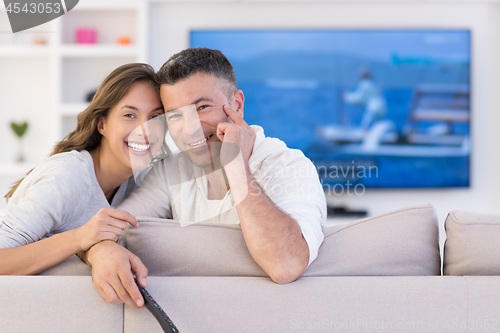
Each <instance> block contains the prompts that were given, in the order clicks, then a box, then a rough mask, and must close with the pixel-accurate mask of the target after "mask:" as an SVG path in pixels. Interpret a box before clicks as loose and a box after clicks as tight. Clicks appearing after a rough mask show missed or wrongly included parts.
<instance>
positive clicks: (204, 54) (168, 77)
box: [157, 47, 238, 101]
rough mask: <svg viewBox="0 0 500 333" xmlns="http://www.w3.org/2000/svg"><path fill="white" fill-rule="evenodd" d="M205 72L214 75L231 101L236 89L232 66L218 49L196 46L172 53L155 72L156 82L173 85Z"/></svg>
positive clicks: (220, 87)
mask: <svg viewBox="0 0 500 333" xmlns="http://www.w3.org/2000/svg"><path fill="white" fill-rule="evenodd" d="M197 73H205V74H210V75H213V76H215V77H216V78H217V79H219V80H218V84H220V86H219V89H221V91H222V92H224V94H225V95H226V96H227V98H228V99H229V101H231V96H232V95H233V94H234V93H235V92H236V90H237V89H238V87H237V85H236V76H235V75H234V70H233V66H232V65H231V63H230V62H229V60H227V58H226V57H225V56H224V55H223V54H222V52H220V51H218V50H212V49H207V48H204V47H196V48H189V49H185V50H183V51H181V52H179V53H177V54H174V55H173V56H172V57H170V59H168V60H167V62H166V63H164V64H163V66H162V67H161V68H160V70H159V71H158V73H157V81H158V84H160V85H162V84H168V85H173V84H176V83H177V82H179V81H182V80H184V79H187V78H188V77H190V76H191V75H194V74H197Z"/></svg>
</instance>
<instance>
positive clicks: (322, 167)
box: [190, 30, 471, 194]
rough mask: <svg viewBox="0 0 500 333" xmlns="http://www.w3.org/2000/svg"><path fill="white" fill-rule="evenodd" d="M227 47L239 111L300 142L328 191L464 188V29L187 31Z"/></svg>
mask: <svg viewBox="0 0 500 333" xmlns="http://www.w3.org/2000/svg"><path fill="white" fill-rule="evenodd" d="M190 45H191V47H208V48H212V49H218V50H220V51H222V53H224V54H225V55H226V57H227V58H228V59H229V61H230V62H231V63H232V64H233V67H234V70H235V73H236V80H237V83H238V88H239V89H241V90H243V92H244V94H245V98H246V100H245V110H244V111H245V114H244V117H245V120H246V122H247V123H248V124H255V125H260V126H262V127H263V128H264V131H265V133H266V135H267V136H271V137H277V138H279V139H281V140H283V141H284V142H285V143H286V144H287V145H288V147H290V148H297V149H300V150H302V152H303V153H304V154H305V155H306V156H307V157H309V158H310V159H311V160H312V161H313V163H314V164H315V166H316V169H317V171H318V174H319V176H320V179H321V182H322V184H323V187H324V188H325V189H329V190H332V191H334V192H335V193H337V194H340V193H345V192H348V191H349V190H350V191H351V192H354V191H356V193H358V192H359V191H361V190H362V191H364V189H365V188H416V187H425V188H429V187H431V188H432V187H467V186H469V169H470V167H469V157H470V147H471V145H470V31H468V30H194V31H191V33H190Z"/></svg>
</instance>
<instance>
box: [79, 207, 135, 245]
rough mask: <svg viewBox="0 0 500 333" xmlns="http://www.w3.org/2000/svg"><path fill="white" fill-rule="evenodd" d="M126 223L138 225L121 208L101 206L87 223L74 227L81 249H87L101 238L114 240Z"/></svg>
mask: <svg viewBox="0 0 500 333" xmlns="http://www.w3.org/2000/svg"><path fill="white" fill-rule="evenodd" d="M128 224H131V225H132V226H134V227H135V228H137V227H139V224H138V223H137V219H136V218H135V217H134V216H133V215H132V214H130V213H128V212H126V211H123V210H118V209H113V208H102V209H101V210H99V212H97V214H95V215H94V216H93V217H92V218H91V219H90V220H89V221H88V222H87V223H85V224H84V225H82V226H81V227H79V228H77V229H75V231H76V236H77V240H78V243H79V245H80V248H81V251H87V250H88V249H89V248H90V247H91V246H92V245H94V244H96V243H99V242H100V241H103V240H112V241H114V242H116V241H117V240H118V237H119V236H120V235H121V234H122V232H123V230H125V229H126V228H127V226H128Z"/></svg>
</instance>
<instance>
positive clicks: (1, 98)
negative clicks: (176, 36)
mask: <svg viewBox="0 0 500 333" xmlns="http://www.w3.org/2000/svg"><path fill="white" fill-rule="evenodd" d="M148 4H149V2H148V1H146V0H144V1H142V0H138V1H133V0H122V1H120V0H109V1H99V0H86V1H81V2H80V3H79V4H78V5H77V6H76V7H75V8H74V9H73V10H71V11H70V12H68V13H67V14H65V15H63V16H61V17H59V18H58V19H56V20H54V21H51V22H48V23H46V24H44V25H42V26H39V27H35V28H32V29H29V30H27V31H26V32H24V33H17V34H0V73H1V75H0V110H1V111H0V140H2V142H4V145H3V148H1V149H0V201H1V202H2V203H1V204H0V209H1V208H3V206H4V201H3V200H1V197H3V195H4V194H5V193H6V191H7V188H8V187H9V186H10V185H11V184H12V183H13V182H14V181H16V180H18V179H19V178H20V177H22V176H23V175H24V174H26V172H28V171H29V170H31V169H32V168H33V167H34V166H35V165H37V164H38V163H40V162H41V161H42V159H43V158H45V157H46V156H48V154H49V153H50V152H51V149H52V147H53V145H54V144H55V143H56V142H58V141H60V140H61V139H62V138H63V137H64V136H66V135H67V134H68V133H69V132H70V131H72V130H73V129H74V128H75V127H76V117H77V115H78V113H80V112H82V111H83V110H85V108H86V107H87V106H88V104H89V103H88V102H87V101H86V97H87V95H88V94H89V93H90V92H91V91H95V90H96V89H97V88H98V87H99V85H100V83H101V82H102V80H103V79H104V78H105V77H106V76H107V75H108V74H109V73H110V72H111V71H112V70H114V69H115V68H116V67H118V66H120V65H123V64H125V63H130V62H147V31H148V28H147V10H148ZM78 28H92V29H95V30H96V31H97V43H96V44H77V43H76V30H77V29H78ZM0 30H1V31H4V32H7V31H10V25H9V22H8V18H7V13H6V11H5V7H4V6H3V5H0ZM120 37H128V38H129V39H130V41H131V42H130V44H127V45H121V44H119V43H118V38H120ZM40 38H42V39H44V40H45V41H46V42H47V43H46V44H44V45H34V40H35V39H40ZM24 91H25V92H26V94H24V93H21V92H24ZM21 94H22V97H20V95H21ZM24 95H25V96H24ZM33 110H36V111H37V112H33ZM10 121H28V122H29V128H28V132H27V134H26V137H25V138H24V147H25V149H24V151H25V155H26V157H27V163H26V164H19V163H15V162H13V161H14V159H15V156H16V147H17V142H16V138H15V137H14V135H13V133H11V131H10V129H9V128H8V126H9V125H8V123H9V122H10Z"/></svg>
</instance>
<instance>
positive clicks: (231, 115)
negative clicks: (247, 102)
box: [222, 104, 248, 126]
mask: <svg viewBox="0 0 500 333" xmlns="http://www.w3.org/2000/svg"><path fill="white" fill-rule="evenodd" d="M222 110H223V111H224V112H225V113H226V115H227V116H228V117H229V119H231V120H232V121H233V122H234V123H235V124H238V125H246V126H248V124H247V123H246V122H245V120H243V118H242V117H241V116H240V115H239V114H238V113H237V112H236V111H234V110H233V109H232V108H230V107H229V106H227V105H226V104H224V105H223V106H222ZM228 110H229V112H228Z"/></svg>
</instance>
